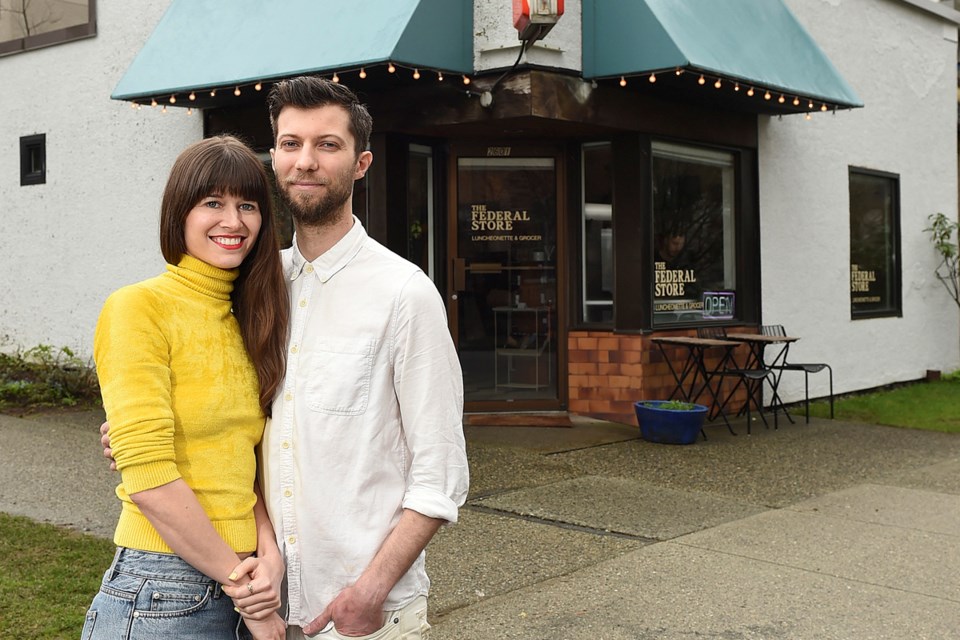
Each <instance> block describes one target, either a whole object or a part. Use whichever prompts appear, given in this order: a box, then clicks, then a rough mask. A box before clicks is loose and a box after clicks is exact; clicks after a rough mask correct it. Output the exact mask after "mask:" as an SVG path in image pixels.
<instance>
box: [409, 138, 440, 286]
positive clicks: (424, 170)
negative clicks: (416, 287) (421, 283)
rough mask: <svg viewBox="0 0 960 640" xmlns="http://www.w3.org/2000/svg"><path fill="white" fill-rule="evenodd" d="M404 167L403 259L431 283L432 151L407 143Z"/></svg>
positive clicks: (432, 260) (432, 229) (432, 255)
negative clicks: (405, 192)
mask: <svg viewBox="0 0 960 640" xmlns="http://www.w3.org/2000/svg"><path fill="white" fill-rule="evenodd" d="M407 166H408V173H407V255H406V257H407V259H408V260H410V261H411V262H413V263H414V264H416V265H417V266H419V267H420V268H421V269H423V272H424V273H426V274H427V275H428V276H430V279H431V280H433V279H434V278H435V274H434V271H435V265H434V252H433V239H434V236H435V233H434V221H433V149H431V148H430V147H427V146H424V145H419V144H411V145H410V150H409V159H408V163H407Z"/></svg>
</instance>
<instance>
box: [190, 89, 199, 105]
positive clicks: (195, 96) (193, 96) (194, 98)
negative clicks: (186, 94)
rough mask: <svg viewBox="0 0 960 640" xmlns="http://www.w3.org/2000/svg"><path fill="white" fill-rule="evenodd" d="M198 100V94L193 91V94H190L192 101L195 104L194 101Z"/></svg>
mask: <svg viewBox="0 0 960 640" xmlns="http://www.w3.org/2000/svg"><path fill="white" fill-rule="evenodd" d="M196 99H197V94H195V93H194V92H193V91H191V92H190V101H191V102H193V101H194V100H196Z"/></svg>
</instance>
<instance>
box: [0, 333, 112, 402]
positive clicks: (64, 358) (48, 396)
mask: <svg viewBox="0 0 960 640" xmlns="http://www.w3.org/2000/svg"><path fill="white" fill-rule="evenodd" d="M2 342H3V341H0V345H2ZM99 403H100V386H99V383H98V380H97V374H96V372H95V371H94V369H93V367H92V366H90V364H89V363H87V362H84V361H83V360H81V359H80V358H79V357H78V356H77V355H76V354H75V353H74V352H73V351H71V350H70V349H69V348H67V347H60V348H59V349H57V348H54V347H51V346H50V345H46V344H41V345H38V346H36V347H32V348H30V349H26V350H21V349H17V350H15V351H13V352H12V353H5V352H0V411H6V412H10V411H16V410H21V411H31V410H36V409H38V408H46V407H78V406H90V407H95V406H99Z"/></svg>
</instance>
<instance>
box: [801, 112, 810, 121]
mask: <svg viewBox="0 0 960 640" xmlns="http://www.w3.org/2000/svg"><path fill="white" fill-rule="evenodd" d="M803 117H804V118H806V119H807V120H811V117H810V114H809V113H807V114H804V116H803Z"/></svg>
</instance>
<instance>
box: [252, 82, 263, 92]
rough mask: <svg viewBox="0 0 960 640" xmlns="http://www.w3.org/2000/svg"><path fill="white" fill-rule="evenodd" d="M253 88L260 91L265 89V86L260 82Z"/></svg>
mask: <svg viewBox="0 0 960 640" xmlns="http://www.w3.org/2000/svg"><path fill="white" fill-rule="evenodd" d="M253 88H254V89H256V90H257V91H260V90H261V89H263V85H262V84H261V83H260V82H257V84H255V85H253Z"/></svg>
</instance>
